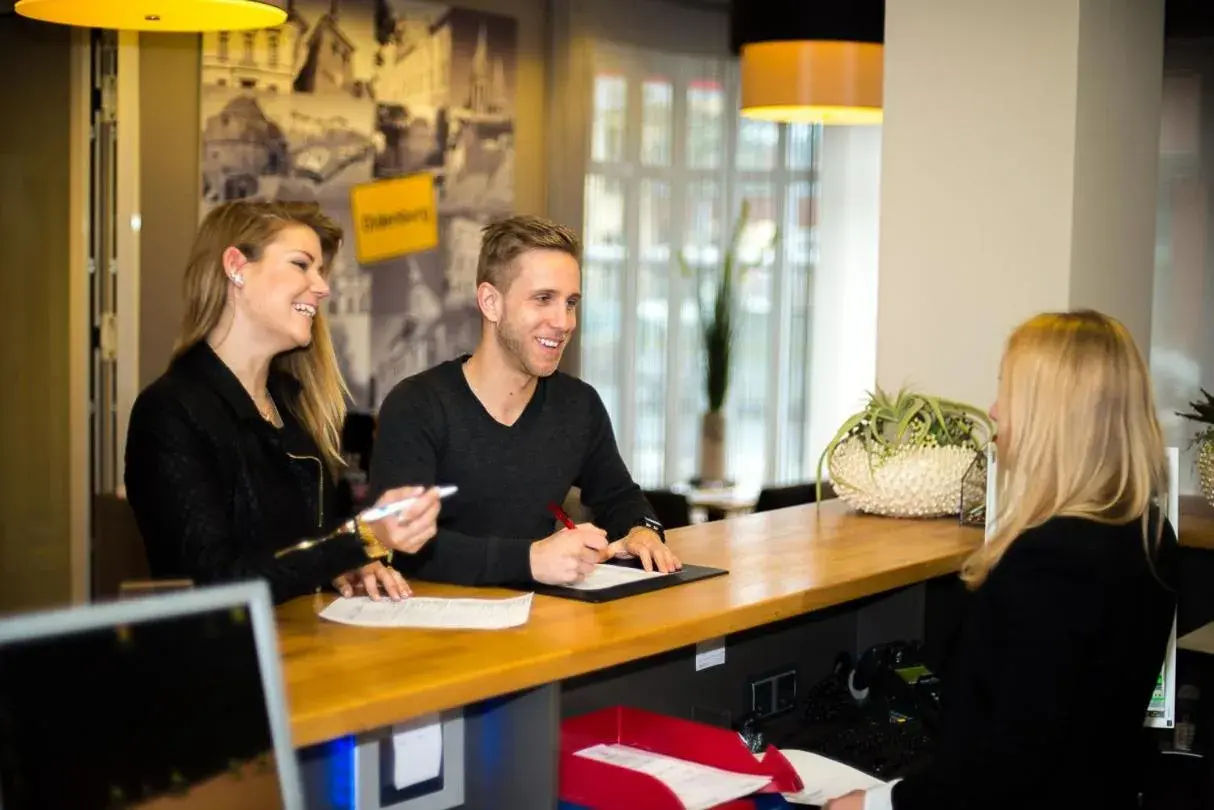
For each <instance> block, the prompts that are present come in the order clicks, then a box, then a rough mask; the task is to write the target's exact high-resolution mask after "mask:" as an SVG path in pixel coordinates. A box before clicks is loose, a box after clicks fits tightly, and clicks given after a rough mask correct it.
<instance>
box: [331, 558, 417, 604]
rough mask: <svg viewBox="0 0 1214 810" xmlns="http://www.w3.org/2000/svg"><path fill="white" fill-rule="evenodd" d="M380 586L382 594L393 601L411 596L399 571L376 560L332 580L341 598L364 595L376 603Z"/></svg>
mask: <svg viewBox="0 0 1214 810" xmlns="http://www.w3.org/2000/svg"><path fill="white" fill-rule="evenodd" d="M381 585H382V586H383V589H384V593H386V594H387V595H388V596H389V597H390V598H391V599H392V600H393V601H400V600H401V599H405V598H406V597H409V596H412V595H413V591H412V590H410V589H409V583H407V582H405V578H404V577H402V576H401V575H400V571H397V570H396V569H395V568H390V567H388V566H386V565H384V564H383V563H381V562H379V561H378V560H376V561H375V562H373V563H371V564H370V565H364V566H363V567H362V568H359V569H356V570H354V571H347V572H346V573H344V574H342V575H341V576H340V577H338V578H337V579H335V580H333V587H334V588H336V589H337V591H338V593H340V594H341V595H342V596H347V597H349V596H354V595H355V594H356V593H365V594H366V595H367V596H369V597H371V598H372V599H374V600H375V601H377V602H378V601H379V588H380V586H381Z"/></svg>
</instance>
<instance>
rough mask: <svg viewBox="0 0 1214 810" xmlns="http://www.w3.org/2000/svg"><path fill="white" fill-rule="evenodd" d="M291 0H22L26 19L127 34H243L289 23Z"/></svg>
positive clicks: (19, 6) (19, 0)
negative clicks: (287, 21)
mask: <svg viewBox="0 0 1214 810" xmlns="http://www.w3.org/2000/svg"><path fill="white" fill-rule="evenodd" d="M285 5H286V4H285V0H17V4H16V6H15V10H16V12H17V13H18V14H20V15H21V16H23V17H29V18H30V19H33V20H41V21H43V22H49V23H59V24H61V25H74V26H80V27H83V28H109V29H118V30H124V31H172V32H177V33H181V32H188V31H242V30H251V29H257V28H273V27H275V26H278V25H282V24H283V22H285V21H286V19H287V11H286V8H285Z"/></svg>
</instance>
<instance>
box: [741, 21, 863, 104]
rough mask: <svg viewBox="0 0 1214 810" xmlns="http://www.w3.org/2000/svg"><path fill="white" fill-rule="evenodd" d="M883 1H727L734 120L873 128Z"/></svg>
mask: <svg viewBox="0 0 1214 810" xmlns="http://www.w3.org/2000/svg"><path fill="white" fill-rule="evenodd" d="M884 37H885V3H884V0H846V2H834V1H833V0H832V2H822V1H821V0H819V2H816V3H810V2H802V3H800V4H793V3H786V2H784V3H782V2H781V1H780V0H733V3H732V5H731V7H730V38H731V42H730V46H731V48H732V50H733V52H734V53H735V54H737V55H740V56H741V74H742V103H741V114H742V115H743V116H744V117H746V118H754V119H759V120H764V121H779V122H787V123H819V124H879V123H881V120H882V114H883V84H884V69H883V63H884V51H883V46H882V42H883V40H884Z"/></svg>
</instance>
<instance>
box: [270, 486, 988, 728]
mask: <svg viewBox="0 0 1214 810" xmlns="http://www.w3.org/2000/svg"><path fill="white" fill-rule="evenodd" d="M667 540H668V542H669V543H670V545H671V547H672V548H674V549H675V550H676V552H677V553H678V554H679V555H680V557H681V558H682V559H683V560H684V561H685V562H689V563H698V564H701V565H710V566H716V567H720V568H727V569H729V571H730V574H729V576H725V577H716V578H713V579H709V580H703V581H700V582H694V583H689V584H686V585H680V586H677V587H674V588H668V589H665V590H662V591H657V592H654V593H649V594H643V595H640V596H635V597H631V598H628V599H622V600H618V601H615V602H609V603H606V604H602V605H593V604H588V603H583V602H576V601H572V600H567V599H557V598H553V597H545V596H536V597H535V601H534V602H533V604H532V608H531V618H530V621H529V622H528V623H527V625H525V626H524V627H520V628H515V629H511V630H503V631H493V632H486V631H428V630H402V629H392V630H389V629H384V630H379V629H372V628H363V627H348V626H344V625H339V624H335V623H332V622H327V621H322V620H321V619H318V618H317V617H316V613H317V612H318V611H319V610H322V609H323V608H324V606H325V605H326V604H328V601H329V600H331V599H332V598H333V597H332V596H326V595H317V596H314V597H304V598H301V599H297V600H295V601H293V602H290V603H288V604H286V605H283V606H282V607H280V608H279V611H278V624H279V637H280V645H281V648H282V655H283V667H284V675H285V679H286V686H287V695H288V703H289V706H290V714H291V731H292V735H293V738H294V743H295V745H297V746H305V745H311V744H314V743H318V742H323V741H325V740H330V739H334V738H337V737H340V736H343V735H346V734H350V733H355V732H360V731H366V730H369V729H373V728H378V727H380V726H383V725H386V724H388V723H391V722H397V721H401V720H405V719H408V718H410V717H415V716H418V715H421V714H425V713H427V712H431V711H438V710H442V709H447V708H452V707H456V706H462V705H465V704H468V703H473V702H476V701H480V700H484V699H487V698H490V697H495V696H497V695H502V694H506V693H509V692H514V691H517V690H520V689H526V688H529V687H533V686H537V685H540V684H544V683H551V682H553V681H557V680H561V679H564V678H568V677H572V676H576V675H581V674H584V673H586V672H591V671H594V670H599V669H604V668H607V667H611V666H614V665H616V664H620V663H623V662H625V661H631V660H635V659H639V658H644V657H646V656H650V655H654V654H657V653H661V652H666V651H669V650H673V649H677V648H679V647H683V646H686V645H689V644H694V643H696V642H698V641H703V640H705V639H709V638H714V637H716V636H723V635H726V634H729V633H734V632H738V631H741V630H747V629H750V628H752V627H757V626H759V625H763V624H768V623H771V622H775V621H779V620H781V619H786V618H789V617H791V616H796V615H799V614H802V613H807V612H809V611H813V610H818V609H821V608H824V607H828V606H831V605H837V604H841V603H843V602H849V601H851V600H854V599H859V598H862V597H866V596H871V595H873V594H876V593H881V592H884V591H889V590H892V589H895V588H898V587H902V586H905V585H910V584H914V583H917V582H922V581H924V580H927V579H931V578H933V577H936V576H940V575H943V574H948V573H951V572H955V571H957V570H959V569H960V566H961V563H962V561H963V560H964V559H965V558H966V557H967V556H968V555H969V554H970V553H971V552H972V551H973V550H974V548H976V547H977V545H978V543H980V542H981V533H980V530H978V529H975V528H969V527H963V526H961V525H960V524H959V523H958V522H957V521H956V519H951V520H949V519H945V520H931V521H928V520H895V519H887V518H876V517H870V516H861V515H857V514H855V513H854V512H851V511H850V510H848V509H847V508H846V506H845V505H844V504H843V503H842V502H841V501H829V502H827V503H826V504H824V505H823V506H822V507H821V508H819V507H818V506H804V507H796V508H793V509H784V510H779V511H775V512H765V513H760V514H755V515H747V516H745V517H740V518H736V519H733V520H729V521H719V522H714V523H707V524H701V525H698V526H691V527H688V528H685V529H678V530H674V531H671V532H669V533H668V537H667ZM412 584H413V587H414V591H415V592H416V593H417V594H418V595H426V596H467V595H470V594H476V595H479V596H508V595H511V594H512V593H514V592H511V591H506V590H501V589H482V590H477V591H472V590H470V589H465V588H457V587H453V586H443V585H433V584H429V583H421V582H414V583H412Z"/></svg>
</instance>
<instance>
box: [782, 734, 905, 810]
mask: <svg viewBox="0 0 1214 810" xmlns="http://www.w3.org/2000/svg"><path fill="white" fill-rule="evenodd" d="M780 753H781V754H783V755H784V758H785V759H787V760H788V764H789V765H792V767H793V770H795V771H796V772H797V776H799V777H801V784H803V785H804V787H803V788H802V789H801V792H799V793H785V794H784V798H785V799H786V800H787V801H790V802H792V803H793V804H812V805H816V806H821V805H824V804H826V803H827V802H828V801H829V800H831V799H837V798H839V797H840V796H843V795H845V794H848V793H851V792H852V791H853V790H868V789H869V788H874V787H878V786H880V785H883V784H885V783H884V782H882V781H881V780H880V779H877V778H875V777H873V776H869V775H868V774H866V773H865V772H864V771H860V770H856V769H855V768H853V767H851V766H850V765H844V764H843V763H842V762H837V761H835V760H833V759H830V758H829V757H824V756H822V755H821V754H813V753H810V752H809V751H798V750H796V749H795V748H782V749H780Z"/></svg>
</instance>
